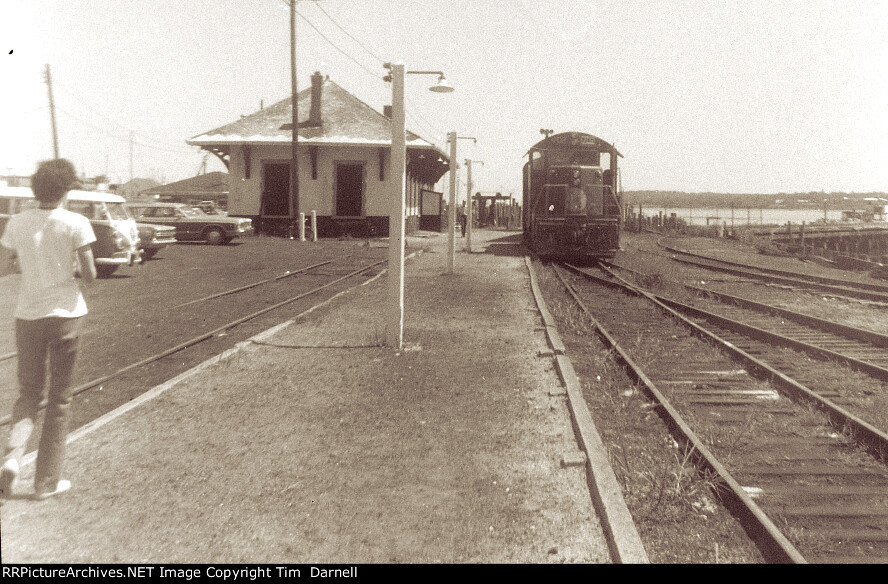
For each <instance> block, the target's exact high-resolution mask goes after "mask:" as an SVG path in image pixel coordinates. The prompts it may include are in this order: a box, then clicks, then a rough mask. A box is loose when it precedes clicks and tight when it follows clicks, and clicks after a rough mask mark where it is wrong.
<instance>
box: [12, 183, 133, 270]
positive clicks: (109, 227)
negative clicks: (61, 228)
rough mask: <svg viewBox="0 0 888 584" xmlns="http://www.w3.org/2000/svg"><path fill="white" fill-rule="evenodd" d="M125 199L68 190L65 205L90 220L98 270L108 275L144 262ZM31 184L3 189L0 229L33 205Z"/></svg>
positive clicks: (34, 203) (108, 194) (110, 195)
mask: <svg viewBox="0 0 888 584" xmlns="http://www.w3.org/2000/svg"><path fill="white" fill-rule="evenodd" d="M124 203H126V199H124V198H123V197H119V196H117V195H113V194H111V193H106V192H102V191H77V190H74V191H68V196H67V199H66V200H65V203H64V207H65V208H66V209H68V210H69V211H73V212H75V213H80V214H81V215H84V216H85V217H86V218H87V219H89V222H90V224H91V225H92V228H93V231H94V232H95V234H96V241H95V242H93V244H92V252H93V257H94V258H95V261H96V272H97V273H98V275H99V277H102V278H105V277H108V276H110V275H111V274H113V273H114V272H115V271H116V270H117V268H119V267H120V266H123V265H128V266H132V265H133V264H134V263H136V262H140V261H141V255H140V253H139V246H138V244H139V234H138V228H137V227H136V222H135V221H134V220H133V218H132V217H131V216H130V214H129V211H127V209H126V207H125V206H124ZM36 205H37V200H36V199H35V198H34V193H33V192H32V191H31V189H30V188H28V187H4V188H0V231H2V229H3V228H5V226H6V222H7V221H8V220H9V217H11V216H12V215H14V214H16V213H19V212H21V211H23V210H24V209H28V208H30V207H34V206H36Z"/></svg>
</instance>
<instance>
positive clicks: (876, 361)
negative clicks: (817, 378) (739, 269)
mask: <svg viewBox="0 0 888 584" xmlns="http://www.w3.org/2000/svg"><path fill="white" fill-rule="evenodd" d="M607 265H608V266H610V267H612V268H616V269H619V270H621V271H625V272H627V273H630V274H632V275H634V276H637V277H642V278H643V277H644V276H645V274H644V273H642V272H639V271H637V270H633V269H631V268H627V267H624V266H621V265H618V264H613V263H609V264H607ZM676 284H678V285H680V286H682V287H684V289H686V290H689V291H690V292H692V293H694V294H696V295H697V296H699V297H700V298H702V299H705V300H715V301H717V304H715V306H714V307H713V308H710V309H709V311H708V312H707V311H703V310H700V311H699V312H698V313H699V314H702V315H706V316H707V317H709V319H710V320H711V321H722V323H723V325H724V328H726V329H730V330H732V331H733V332H736V333H741V334H744V335H746V336H748V337H749V338H750V339H752V340H756V339H758V340H760V341H763V342H765V343H768V344H776V345H782V346H785V347H788V348H791V349H795V350H799V351H804V352H806V353H808V354H810V355H812V356H814V357H816V358H819V359H827V360H833V361H839V362H842V363H845V364H846V365H848V366H850V367H852V368H855V369H857V370H860V371H863V372H865V373H867V374H869V375H872V376H873V377H875V378H876V379H880V380H882V381H888V335H883V334H880V333H877V332H874V331H870V330H867V329H862V328H858V327H852V326H848V325H845V324H842V323H838V322H834V321H830V320H826V319H822V318H817V317H814V316H809V315H807V314H802V313H799V312H795V311H792V310H788V309H785V308H781V307H779V306H773V305H770V304H764V303H761V302H756V301H754V300H750V299H748V298H743V297H741V296H735V295H732V294H726V293H723V292H716V291H714V290H710V289H707V288H700V287H698V286H692V285H689V284H681V283H677V282H676ZM657 297H658V298H659V299H660V300H663V301H668V302H670V303H672V304H673V305H674V306H675V307H676V308H677V309H679V310H682V309H683V305H682V304H681V303H679V302H677V301H674V300H671V299H669V298H665V297H663V296H661V295H657ZM685 312H686V313H690V312H692V311H691V310H686V311H685ZM749 347H750V348H751V349H752V348H753V345H749ZM751 352H753V353H764V351H760V350H753V351H751Z"/></svg>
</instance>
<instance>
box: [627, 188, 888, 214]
mask: <svg viewBox="0 0 888 584" xmlns="http://www.w3.org/2000/svg"><path fill="white" fill-rule="evenodd" d="M880 199H881V200H880ZM623 203H624V204H626V205H631V206H633V207H638V205H642V207H663V208H670V207H680V208H693V207H713V208H716V207H717V208H726V209H730V208H731V207H734V208H737V209H746V208H747V207H749V208H753V209H759V208H762V209H820V210H822V209H824V208H827V209H842V210H849V209H865V208H867V207H870V206H872V205H875V204H879V205H886V204H888V193H883V192H873V193H823V192H809V193H772V194H754V193H749V194H734V193H708V192H707V193H687V192H682V191H625V192H624V193H623Z"/></svg>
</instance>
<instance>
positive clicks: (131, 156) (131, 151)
mask: <svg viewBox="0 0 888 584" xmlns="http://www.w3.org/2000/svg"><path fill="white" fill-rule="evenodd" d="M130 180H133V133H132V132H130Z"/></svg>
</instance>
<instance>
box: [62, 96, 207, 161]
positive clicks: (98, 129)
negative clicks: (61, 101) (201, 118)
mask: <svg viewBox="0 0 888 584" xmlns="http://www.w3.org/2000/svg"><path fill="white" fill-rule="evenodd" d="M56 109H57V110H59V111H60V112H62V113H63V114H65V115H67V116H68V117H69V118H71V119H73V120H76V121H78V122H80V123H81V124H83V125H84V126H87V127H90V128H92V129H93V130H96V131H98V132H101V133H103V134H104V135H106V136H108V137H109V138H114V139H117V140H120V141H121V142H126V143H132V144H135V145H138V146H142V147H144V148H151V149H154V150H161V151H164V152H173V153H180V154H186V153H187V154H196V153H198V151H197V150H185V149H182V148H179V149H172V148H169V147H160V146H155V145H152V144H145V143H143V142H137V141H135V140H132V139H131V138H129V137H128V136H127V137H125V136H120V135H119V134H114V133H112V132H110V131H108V130H107V129H105V128H100V127H99V126H96V125H95V124H92V123H90V122H88V121H86V120H84V119H82V118H80V117H78V116H76V115H74V114H72V113H71V112H69V111H67V110H65V109H64V108H61V107H59V106H56Z"/></svg>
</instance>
